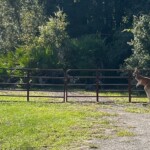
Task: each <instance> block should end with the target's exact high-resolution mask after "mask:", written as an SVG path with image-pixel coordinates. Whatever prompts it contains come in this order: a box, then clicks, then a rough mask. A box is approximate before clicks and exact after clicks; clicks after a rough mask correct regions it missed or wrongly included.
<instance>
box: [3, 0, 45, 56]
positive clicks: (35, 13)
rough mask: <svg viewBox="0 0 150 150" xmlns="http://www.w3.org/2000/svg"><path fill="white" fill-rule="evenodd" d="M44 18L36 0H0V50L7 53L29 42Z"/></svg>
mask: <svg viewBox="0 0 150 150" xmlns="http://www.w3.org/2000/svg"><path fill="white" fill-rule="evenodd" d="M44 18H45V17H44V16H43V8H42V6H41V5H40V4H39V3H38V0H33V1H28V0H16V1H10V0H5V1H3V0H0V20H1V24H0V35H1V36H0V45H1V46H0V51H1V52H3V53H7V52H9V51H12V50H15V48H16V47H18V46H19V45H20V44H24V43H25V44H28V43H30V41H32V39H33V38H34V37H35V36H36V35H37V34H38V26H39V25H41V24H42V23H43V21H44Z"/></svg>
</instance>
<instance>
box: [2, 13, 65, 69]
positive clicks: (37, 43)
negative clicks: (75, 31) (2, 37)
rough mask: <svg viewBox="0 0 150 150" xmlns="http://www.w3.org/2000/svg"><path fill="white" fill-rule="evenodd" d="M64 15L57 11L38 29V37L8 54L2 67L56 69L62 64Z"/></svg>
mask: <svg viewBox="0 0 150 150" xmlns="http://www.w3.org/2000/svg"><path fill="white" fill-rule="evenodd" d="M67 24H68V23H67V21H66V15H65V14H64V13H63V12H62V11H61V10H58V11H57V12H56V13H55V14H54V17H52V16H51V17H50V18H49V20H48V21H47V22H46V25H43V26H40V27H39V36H36V37H34V38H33V36H32V39H31V40H30V42H29V43H28V44H24V45H22V46H19V47H18V48H16V50H15V51H14V52H11V51H10V52H8V53H7V54H6V55H5V59H3V63H2V64H1V66H3V67H21V68H28V67H31V68H57V67H59V66H60V65H62V64H63V63H64V62H63V61H64V49H65V46H66V42H67V39H68V35H67V32H66V31H65V29H66V26H67Z"/></svg>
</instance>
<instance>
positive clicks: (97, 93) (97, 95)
mask: <svg viewBox="0 0 150 150" xmlns="http://www.w3.org/2000/svg"><path fill="white" fill-rule="evenodd" d="M96 101H97V102H99V75H98V70H97V71H96Z"/></svg>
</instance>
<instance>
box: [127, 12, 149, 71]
mask: <svg viewBox="0 0 150 150" xmlns="http://www.w3.org/2000/svg"><path fill="white" fill-rule="evenodd" d="M130 31H131V32H132V33H133V35H134V39H132V40H131V42H129V45H131V46H132V47H133V49H132V51H133V54H132V55H131V56H130V57H129V58H128V59H126V61H125V65H126V67H127V68H133V67H139V68H149V67H150V15H141V16H139V17H136V16H134V21H133V28H132V29H131V30H130Z"/></svg>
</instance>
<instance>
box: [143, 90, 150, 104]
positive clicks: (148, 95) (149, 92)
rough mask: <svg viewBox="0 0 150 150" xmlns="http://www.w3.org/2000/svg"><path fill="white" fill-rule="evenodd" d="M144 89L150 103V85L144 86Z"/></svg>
mask: <svg viewBox="0 0 150 150" xmlns="http://www.w3.org/2000/svg"><path fill="white" fill-rule="evenodd" d="M144 90H145V92H146V95H147V98H148V99H149V103H150V87H146V88H144Z"/></svg>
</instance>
